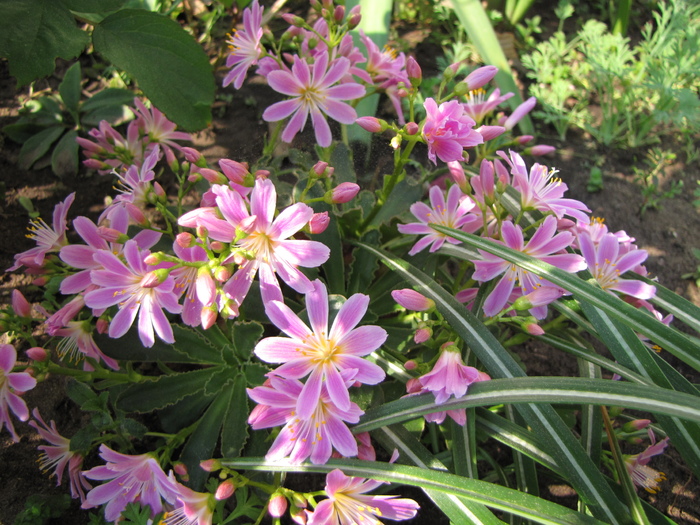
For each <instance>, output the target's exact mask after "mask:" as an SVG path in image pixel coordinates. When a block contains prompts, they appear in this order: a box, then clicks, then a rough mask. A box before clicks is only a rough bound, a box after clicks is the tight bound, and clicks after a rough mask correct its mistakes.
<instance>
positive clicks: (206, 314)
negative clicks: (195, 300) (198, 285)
mask: <svg viewBox="0 0 700 525" xmlns="http://www.w3.org/2000/svg"><path fill="white" fill-rule="evenodd" d="M218 316H219V314H218V312H217V311H216V308H212V307H208V306H205V307H203V308H202V311H201V312H200V314H199V318H200V319H201V321H202V328H204V329H205V330H209V329H210V328H211V327H212V326H214V323H215V322H216V318H217V317H218ZM202 468H204V467H202ZM205 470H206V469H205Z"/></svg>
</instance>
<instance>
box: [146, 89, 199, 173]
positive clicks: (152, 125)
mask: <svg viewBox="0 0 700 525" xmlns="http://www.w3.org/2000/svg"><path fill="white" fill-rule="evenodd" d="M134 104H136V108H137V109H136V111H134V113H135V114H136V121H135V122H136V125H137V126H138V127H139V129H140V131H141V133H142V134H143V135H144V136H145V137H146V139H147V142H148V148H149V149H150V148H151V147H153V146H152V144H153V143H155V144H160V145H161V147H162V148H163V151H164V152H165V154H166V158H168V162H170V161H171V158H170V157H171V156H172V155H173V153H172V149H171V148H175V149H177V150H181V149H182V146H181V145H180V144H178V143H177V142H175V141H176V140H186V141H188V142H192V136H191V135H190V134H189V133H185V132H184V131H175V130H176V129H177V125H176V124H175V123H174V122H171V121H170V120H168V119H167V118H166V117H165V115H163V113H162V112H160V111H159V110H158V108H156V107H155V106H152V107H151V108H150V109H148V108H147V107H146V106H145V105H144V103H143V102H141V101H140V100H139V99H138V98H135V99H134Z"/></svg>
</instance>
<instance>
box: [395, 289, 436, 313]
mask: <svg viewBox="0 0 700 525" xmlns="http://www.w3.org/2000/svg"><path fill="white" fill-rule="evenodd" d="M391 296H392V297H393V298H394V301H396V302H397V303H399V304H400V305H401V306H403V307H404V308H406V309H407V310H413V311H415V312H425V311H426V310H430V309H431V308H434V307H435V301H433V300H432V299H428V298H427V297H425V296H424V295H423V294H420V293H418V292H416V291H415V290H412V289H410V288H404V289H402V290H394V291H393V292H391Z"/></svg>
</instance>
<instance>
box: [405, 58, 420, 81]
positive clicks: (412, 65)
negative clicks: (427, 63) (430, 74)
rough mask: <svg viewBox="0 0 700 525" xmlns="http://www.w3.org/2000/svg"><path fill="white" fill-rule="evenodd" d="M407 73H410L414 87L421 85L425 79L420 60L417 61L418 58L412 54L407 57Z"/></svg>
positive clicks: (409, 76)
mask: <svg viewBox="0 0 700 525" xmlns="http://www.w3.org/2000/svg"><path fill="white" fill-rule="evenodd" d="M406 74H407V75H408V78H409V80H410V81H411V85H412V86H413V87H418V86H420V83H421V82H422V80H423V71H422V70H421V68H420V65H418V62H416V59H415V58H413V57H412V56H410V57H408V58H407V59H406Z"/></svg>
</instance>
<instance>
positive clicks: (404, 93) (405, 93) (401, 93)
mask: <svg viewBox="0 0 700 525" xmlns="http://www.w3.org/2000/svg"><path fill="white" fill-rule="evenodd" d="M396 94H397V95H398V96H399V97H401V98H406V97H407V96H408V91H406V90H405V89H404V88H399V89H397V90H396Z"/></svg>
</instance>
